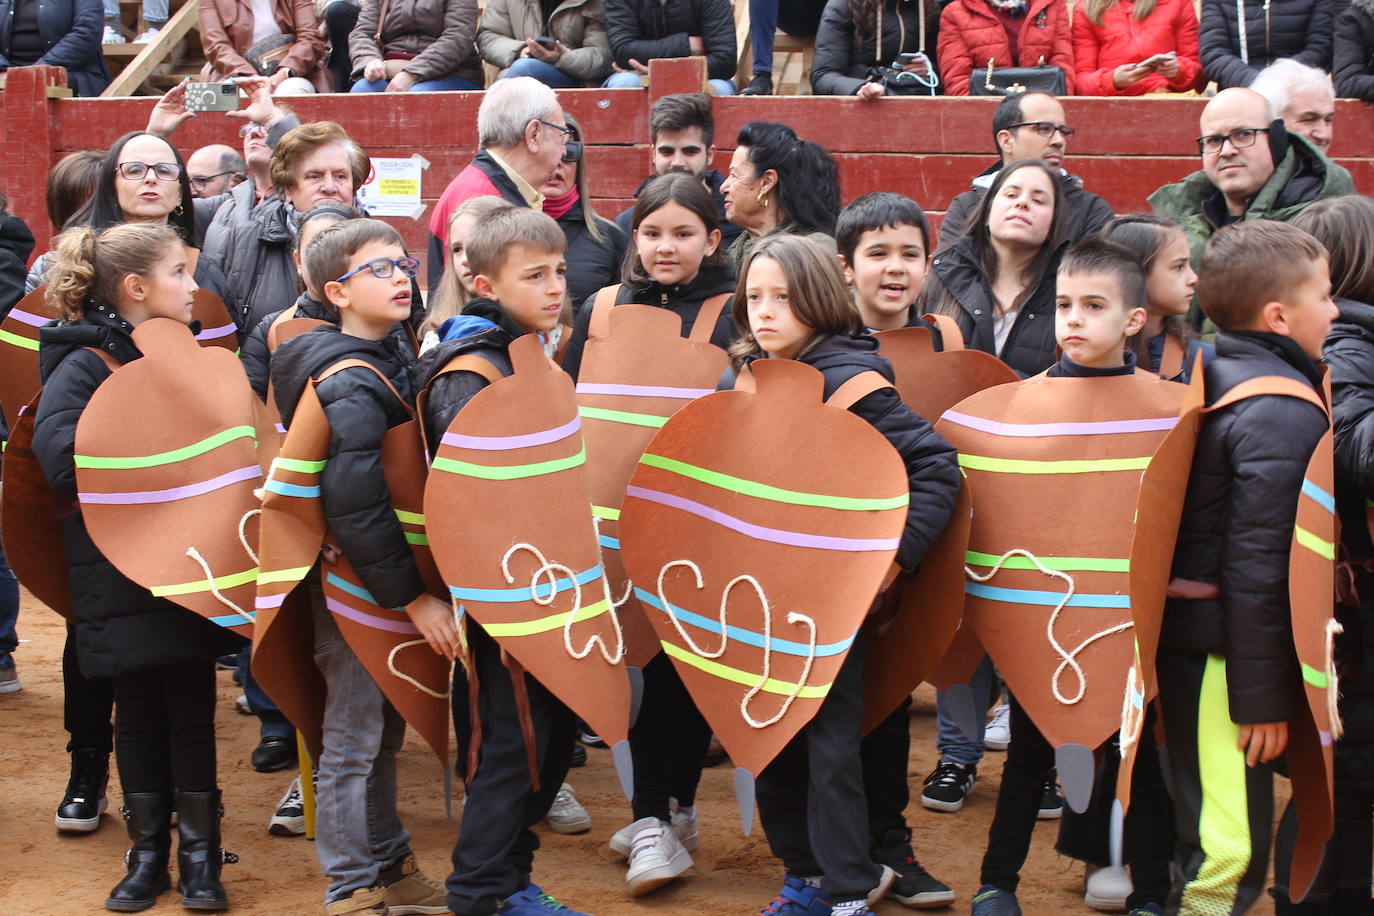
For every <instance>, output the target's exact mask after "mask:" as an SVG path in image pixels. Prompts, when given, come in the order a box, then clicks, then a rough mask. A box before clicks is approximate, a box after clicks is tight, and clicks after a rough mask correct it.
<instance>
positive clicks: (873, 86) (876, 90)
mask: <svg viewBox="0 0 1374 916" xmlns="http://www.w3.org/2000/svg"><path fill="white" fill-rule="evenodd" d="M854 94H855V95H857V96H858V97H859V98H861V99H880V98H882V97H883V96H884V95H886V94H887V87H886V86H884V85H883V84H882V83H879V82H870V83H864V84H863V85H862V86H860V87H859V91H858V92H856V93H854Z"/></svg>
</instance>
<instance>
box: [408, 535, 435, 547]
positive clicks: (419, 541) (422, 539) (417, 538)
mask: <svg viewBox="0 0 1374 916" xmlns="http://www.w3.org/2000/svg"><path fill="white" fill-rule="evenodd" d="M405 535H406V543H407V544H415V545H417V546H419V547H428V546H429V535H426V534H421V533H420V532H418V531H407V532H406V533H405Z"/></svg>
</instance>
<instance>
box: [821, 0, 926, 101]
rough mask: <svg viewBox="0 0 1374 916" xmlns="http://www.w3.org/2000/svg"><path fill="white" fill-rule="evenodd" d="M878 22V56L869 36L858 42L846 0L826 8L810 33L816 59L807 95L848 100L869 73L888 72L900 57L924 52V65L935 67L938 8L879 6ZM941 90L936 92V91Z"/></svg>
mask: <svg viewBox="0 0 1374 916" xmlns="http://www.w3.org/2000/svg"><path fill="white" fill-rule="evenodd" d="M923 11H924V19H925V21H924V23H922V13H923ZM881 16H882V19H881V25H882V30H883V46H882V51H881V53H880V52H879V50H878V48H877V47H876V43H875V42H874V40H873V36H872V35H870V36H869V37H868V39H867V40H866V41H863V42H860V41H859V38H858V34H857V31H856V29H855V26H854V17H853V16H852V15H851V13H850V10H849V0H829V2H828V3H826V5H825V12H824V13H822V14H821V24H820V27H819V28H818V29H817V31H816V57H815V60H814V61H813V62H812V65H811V91H812V92H814V93H815V94H816V95H853V94H854V93H856V92H858V91H859V88H860V87H861V86H863V84H864V83H866V82H868V68H869V67H873V66H879V67H886V66H889V65H890V64H892V63H893V62H894V61H895V60H897V55H898V54H902V53H914V52H916V51H925V52H926V56H928V57H929V58H930V62H931V63H932V64H935V63H936V61H935V47H936V42H937V41H938V39H939V34H940V8H939V5H938V4H937V3H935V2H934V0H883V4H882V13H881ZM923 25H924V30H923V28H922V26H923ZM937 71H938V65H937ZM941 88H942V87H940V86H937V87H936V91H937V92H938V91H940V89H941ZM929 92H930V90H928V89H925V88H924V87H921V88H917V89H916V90H915V91H914V94H916V95H927V94H929Z"/></svg>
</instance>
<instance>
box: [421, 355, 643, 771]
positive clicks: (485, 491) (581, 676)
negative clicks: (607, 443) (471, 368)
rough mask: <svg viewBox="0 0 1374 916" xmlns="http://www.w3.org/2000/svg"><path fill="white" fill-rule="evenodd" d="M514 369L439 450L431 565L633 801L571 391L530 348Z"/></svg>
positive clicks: (624, 715) (619, 633) (628, 701)
mask: <svg viewBox="0 0 1374 916" xmlns="http://www.w3.org/2000/svg"><path fill="white" fill-rule="evenodd" d="M463 358H464V357H459V358H458V360H462V359H463ZM468 358H469V359H479V360H480V359H481V357H480V356H475V355H474V356H469V357H468ZM510 358H511V364H512V366H513V367H514V370H515V372H514V374H513V375H510V376H507V377H505V378H500V379H498V380H497V381H495V382H494V383H493V384H491V385H489V386H488V387H486V388H484V389H483V390H482V391H481V392H479V393H478V394H477V396H476V397H474V398H473V399H472V400H471V401H469V402H468V403H467V404H466V405H465V406H464V407H463V409H462V410H461V411H459V413H458V416H457V417H456V418H455V419H454V421H453V423H452V424H451V425H450V426H449V428H448V429H447V430H446V431H445V432H444V434H443V438H442V439H441V440H440V442H439V448H438V451H437V453H436V455H435V458H434V463H433V465H432V467H431V469H430V475H429V482H428V484H427V485H426V487H425V514H426V516H427V517H428V518H430V519H432V522H431V524H430V526H429V536H430V542H431V545H432V548H433V550H434V558H435V560H436V562H437V563H438V565H439V571H440V572H441V573H442V575H443V579H444V582H445V583H447V584H448V588H449V593H450V595H451V597H452V599H453V601H454V603H455V604H458V605H460V606H461V607H462V609H463V610H464V611H465V612H466V613H467V614H469V615H471V616H472V618H473V620H475V621H477V623H478V624H480V625H481V626H482V628H483V629H484V630H486V631H487V633H489V634H490V635H491V636H492V637H493V638H494V639H495V640H496V641H497V642H498V643H500V645H501V648H502V650H503V652H504V653H505V654H507V655H508V656H509V657H510V658H512V659H514V661H515V663H516V664H515V665H513V666H512V672H511V673H512V676H513V677H515V676H517V675H518V674H519V669H520V668H523V669H524V670H525V671H528V672H529V673H530V675H531V676H533V677H534V678H535V679H537V680H538V681H539V682H540V683H541V684H543V685H544V686H545V687H546V688H548V690H549V691H550V692H551V693H553V694H554V695H555V696H557V697H558V698H559V699H560V700H562V701H563V702H564V703H566V704H567V705H568V706H569V707H570V708H571V709H572V710H573V711H574V712H576V713H577V714H578V715H579V716H581V717H582V719H583V720H584V721H586V722H587V724H588V725H589V726H590V727H591V728H592V730H593V731H595V732H596V734H598V735H600V736H601V737H602V738H604V739H605V740H606V742H607V743H608V744H609V745H611V747H612V749H613V750H614V751H615V757H616V763H617V767H618V768H621V767H622V766H623V768H622V772H621V777H622V782H623V784H624V788H626V794H627V796H628V795H629V794H630V791H629V790H630V786H631V785H632V783H631V782H630V780H629V775H630V771H629V760H630V754H629V744H628V742H626V737H627V736H628V733H629V727H630V710H631V705H632V694H633V691H632V688H631V682H630V679H629V677H628V675H627V672H626V666H625V663H624V658H625V650H626V644H625V639H624V632H623V626H622V623H621V619H620V615H619V610H618V609H617V607H616V606H615V604H614V603H613V597H614V596H613V595H612V594H611V590H610V584H609V583H608V582H607V580H606V575H605V572H604V570H603V567H602V560H601V556H600V554H601V551H600V548H599V546H598V543H597V525H596V519H594V518H593V517H592V512H591V500H590V497H589V494H590V487H589V480H588V478H589V476H590V475H589V472H588V468H587V448H586V446H585V445H584V444H583V441H582V435H581V429H582V427H583V425H584V421H583V419H582V418H581V417H580V416H579V415H578V409H577V400H576V398H575V397H574V394H573V384H572V379H571V378H569V377H568V375H567V374H566V373H564V372H563V371H562V370H560V369H559V368H558V367H557V366H555V365H554V364H553V363H552V362H551V361H550V360H549V358H548V357H547V356H545V355H544V351H543V349H542V347H541V346H540V342H539V339H538V338H537V337H536V336H535V335H532V334H528V335H526V336H524V337H521V338H519V339H518V340H516V341H515V342H514V343H512V344H511V345H510ZM455 362H457V360H455ZM520 684H521V685H523V681H521V682H520Z"/></svg>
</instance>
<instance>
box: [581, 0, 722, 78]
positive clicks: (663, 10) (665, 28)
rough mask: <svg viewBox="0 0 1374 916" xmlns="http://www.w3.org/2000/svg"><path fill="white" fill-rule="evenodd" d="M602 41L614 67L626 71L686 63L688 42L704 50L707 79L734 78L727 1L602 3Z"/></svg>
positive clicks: (623, 0) (610, 0)
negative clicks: (697, 41)
mask: <svg viewBox="0 0 1374 916" xmlns="http://www.w3.org/2000/svg"><path fill="white" fill-rule="evenodd" d="M602 9H603V10H604V12H605V14H606V35H607V37H609V38H610V39H611V52H612V53H613V54H615V62H616V63H617V64H619V65H620V66H621V67H622V68H624V69H626V70H629V69H630V60H631V59H632V58H633V59H634V60H637V61H639V62H640V63H641V64H643V65H644V66H646V67H647V66H648V65H649V61H651V60H654V59H655V58H659V57H690V56H691V54H692V48H691V45H690V43H689V42H688V39H689V38H690V37H691V36H693V35H698V36H700V37H701V40H702V41H703V42H704V43H705V44H706V76H707V78H708V79H713V80H728V79H733V78H734V76H735V68H736V63H737V62H736V60H735V9H734V7H733V6H731V4H730V2H729V0H605V2H604V3H603V4H602Z"/></svg>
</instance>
